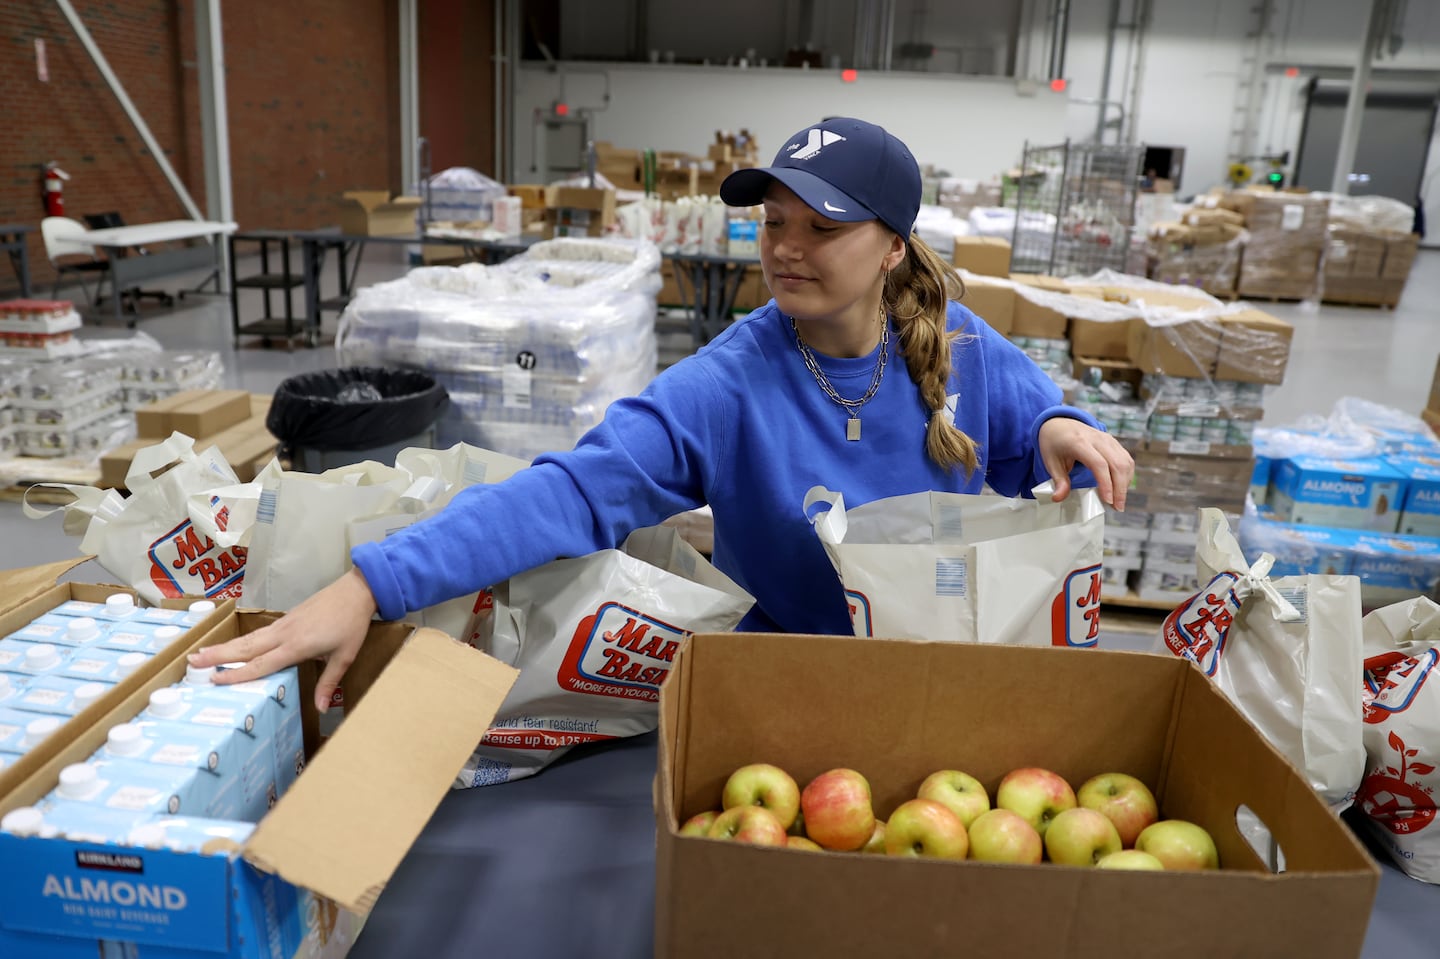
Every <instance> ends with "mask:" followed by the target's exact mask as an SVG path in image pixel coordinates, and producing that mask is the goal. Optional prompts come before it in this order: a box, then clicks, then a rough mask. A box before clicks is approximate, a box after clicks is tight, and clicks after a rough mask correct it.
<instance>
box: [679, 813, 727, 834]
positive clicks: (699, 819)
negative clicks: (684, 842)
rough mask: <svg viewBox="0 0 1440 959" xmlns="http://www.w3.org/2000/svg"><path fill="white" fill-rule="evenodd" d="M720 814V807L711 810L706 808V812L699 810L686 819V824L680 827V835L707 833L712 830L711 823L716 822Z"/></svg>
mask: <svg viewBox="0 0 1440 959" xmlns="http://www.w3.org/2000/svg"><path fill="white" fill-rule="evenodd" d="M719 815H720V810H718V809H709V810H706V811H705V812H697V813H696V814H695V815H693V816H691V817H690V818H689V819H687V820H685V825H683V826H681V827H680V835H682V836H704V835H706V834H707V833H709V832H710V827H711V825H713V824H714V822H715V819H716V817H718V816H719Z"/></svg>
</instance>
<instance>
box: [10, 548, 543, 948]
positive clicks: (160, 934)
mask: <svg viewBox="0 0 1440 959" xmlns="http://www.w3.org/2000/svg"><path fill="white" fill-rule="evenodd" d="M3 585H4V574H0V589H3ZM216 616H217V617H218V620H217V622H216V624H215V625H214V626H213V627H212V628H210V629H209V630H208V631H206V632H205V633H204V634H203V635H201V636H199V637H198V638H196V639H195V641H194V642H193V643H190V644H181V645H180V646H179V647H178V648H170V649H167V650H166V651H165V652H164V653H162V654H159V655H157V656H156V657H155V658H154V659H153V660H151V662H150V663H149V664H147V665H149V666H151V667H152V668H151V669H150V670H148V671H147V672H146V674H145V678H144V679H143V681H139V682H132V683H130V685H128V686H125V687H123V690H124V692H125V693H126V694H125V695H122V696H120V697H118V698H112V699H110V700H107V701H106V703H105V704H104V706H105V708H103V709H102V708H101V707H100V706H99V705H97V706H96V707H92V709H91V710H89V711H87V712H86V713H85V714H82V716H81V717H79V718H80V719H83V720H84V721H85V722H84V724H83V728H81V729H78V730H75V731H73V732H72V733H71V734H70V735H68V736H65V737H62V738H61V740H60V741H59V742H57V743H55V744H53V746H52V748H50V749H49V750H46V751H45V752H44V753H43V754H42V755H39V756H30V755H27V756H26V757H25V759H26V763H27V765H26V768H25V769H24V770H23V775H22V776H21V778H19V779H18V781H17V779H16V777H15V776H14V775H7V774H6V773H0V785H3V786H4V787H5V788H0V821H3V820H4V818H5V817H6V816H7V815H8V814H11V813H14V812H15V811H17V810H21V809H22V807H31V808H32V809H39V810H40V812H39V815H40V818H41V819H44V818H45V816H46V815H52V816H54V817H57V822H62V825H63V821H64V817H66V816H70V817H71V818H70V820H69V821H70V822H71V823H72V824H73V823H76V822H77V820H76V819H75V817H74V810H73V808H69V807H68V805H67V806H65V807H62V806H61V804H60V803H59V802H58V801H57V800H55V799H54V798H52V799H51V806H50V807H48V808H49V810H50V811H49V813H47V812H46V811H45V810H46V808H47V807H46V806H45V803H46V800H47V797H54V796H56V795H58V787H59V785H60V782H61V771H62V770H64V769H65V768H66V767H68V766H72V765H74V764H80V763H85V762H87V760H89V759H90V757H92V756H93V755H94V754H95V753H96V751H97V750H100V749H101V748H102V747H104V746H105V745H106V743H107V741H108V739H109V730H110V729H111V728H112V727H114V726H117V725H121V724H124V723H127V722H129V721H130V720H131V719H133V718H134V717H135V716H137V715H138V714H139V713H140V712H142V711H143V710H144V709H145V708H146V706H147V704H148V703H149V701H150V694H151V693H152V692H156V691H158V690H163V689H165V688H167V687H171V686H173V685H174V684H176V683H180V682H183V680H184V677H185V675H186V670H187V661H186V658H185V657H186V655H187V654H188V653H189V652H192V651H194V649H196V648H199V647H200V646H202V645H210V644H214V643H221V642H226V641H228V640H230V639H233V638H235V637H237V636H239V635H242V634H244V633H247V632H250V631H252V630H254V629H258V628H260V627H261V626H263V625H266V624H268V623H270V622H273V621H274V620H275V619H276V618H278V616H279V614H278V613H271V612H244V613H236V612H234V611H233V608H232V607H228V606H225V607H222V608H221V609H220V610H217V611H216ZM318 670H319V667H318V666H317V665H316V664H313V663H307V664H303V665H302V666H301V667H300V677H299V678H300V683H299V685H300V689H299V690H298V691H294V695H293V696H292V695H291V693H290V691H288V690H287V693H286V696H285V698H286V699H287V700H292V699H293V701H294V703H295V704H296V706H297V707H299V709H300V712H301V714H302V715H301V721H302V725H303V727H304V739H305V744H306V747H307V750H308V755H307V760H308V762H307V764H306V766H305V769H304V771H303V772H302V773H301V774H300V775H299V777H298V778H297V779H295V781H294V783H293V784H292V785H291V786H290V788H289V790H288V791H286V792H285V793H284V794H283V795H281V796H280V797H279V800H278V802H276V804H275V805H274V807H273V808H271V809H270V810H269V812H268V813H267V814H265V815H264V817H263V818H261V819H260V821H259V822H258V823H256V824H255V826H254V829H253V831H251V830H249V829H248V828H246V827H245V824H243V823H224V822H220V823H204V822H199V823H197V822H190V823H187V824H177V823H176V822H174V821H173V817H168V816H166V815H165V814H164V813H157V814H155V816H154V817H153V818H151V819H147V820H146V821H144V822H142V823H140V824H139V825H137V826H133V827H131V828H129V829H123V828H115V829H108V830H107V829H105V828H101V827H103V826H104V823H99V825H98V827H97V825H96V822H97V821H96V820H94V819H93V818H86V817H81V819H80V820H79V821H78V825H74V826H72V827H71V831H68V832H67V831H66V829H65V828H52V829H49V830H36V829H16V830H12V831H4V830H3V829H0V862H3V863H4V868H3V869H0V956H4V957H6V959H9V957H10V956H25V957H29V956H45V957H50V956H56V957H60V959H69V957H71V956H74V957H82V956H83V957H86V959H94V957H95V956H96V955H97V954H102V955H106V956H109V955H112V954H113V955H123V956H127V957H133V959H151V957H155V959H160V957H174V956H181V955H184V956H200V955H204V956H211V957H214V959H293V957H304V959H335V957H339V956H343V955H344V954H345V953H346V952H347V951H349V949H350V947H351V946H352V945H353V944H354V942H355V940H356V938H357V936H358V935H359V931H360V928H361V925H362V924H363V916H364V915H365V914H366V913H368V911H369V910H370V908H371V907H372V906H373V905H374V904H375V901H376V899H377V897H378V896H379V895H380V893H381V891H382V890H383V889H384V887H385V884H386V882H387V881H388V879H389V877H390V876H391V874H392V873H393V872H394V871H395V869H396V867H397V866H398V865H399V863H400V861H401V859H402V858H403V857H404V856H405V854H406V852H407V851H408V849H409V847H410V845H411V843H412V842H414V840H415V837H416V836H417V835H418V834H419V833H420V830H421V829H422V828H423V827H424V825H425V823H426V822H427V821H428V820H429V818H430V816H431V815H432V814H433V812H434V810H435V807H436V806H438V805H439V803H440V800H441V799H442V798H443V797H444V796H445V795H446V793H447V792H448V791H449V789H450V785H451V783H452V782H453V780H454V778H455V771H456V770H457V769H459V768H460V766H461V764H462V763H463V762H464V761H465V759H466V758H467V757H468V756H469V755H470V753H471V751H472V750H473V749H474V747H475V743H476V742H478V741H479V740H480V738H481V736H483V735H484V734H485V731H486V729H487V728H488V727H489V725H490V722H491V720H492V719H493V717H494V715H495V712H496V710H497V709H498V707H499V705H500V704H501V702H503V701H504V699H505V696H506V695H507V693H508V692H509V690H510V687H511V685H512V684H513V683H514V680H515V676H516V671H515V670H514V669H512V668H510V667H508V666H505V665H503V664H501V663H499V662H498V661H496V660H494V659H492V658H491V657H489V656H486V655H485V654H484V653H481V652H480V651H478V650H476V649H474V648H472V647H470V646H467V645H464V644H462V643H460V642H457V641H456V640H454V639H451V638H450V637H449V636H446V635H445V634H443V633H441V632H439V631H437V630H433V629H419V630H414V629H413V628H412V627H410V626H408V625H405V624H377V625H375V626H373V627H372V628H371V629H370V631H369V633H368V634H367V636H366V640H365V643H364V644H363V646H362V647H361V650H360V653H359V656H358V657H357V658H356V660H355V662H354V663H353V664H352V665H351V667H350V669H349V671H348V672H347V673H346V675H345V693H346V714H345V719H344V721H343V722H342V723H341V724H340V726H339V727H338V728H337V729H336V731H335V733H334V735H332V736H331V737H330V738H329V739H328V740H327V741H326V743H325V747H324V749H323V750H322V751H319V752H318V753H317V752H315V749H316V744H317V743H318V716H317V714H316V713H315V711H314V709H313V705H312V704H313V698H314V688H315V681H316V679H317V678H318ZM277 694H278V691H277V690H272V689H270V688H268V687H256V688H255V689H253V690H252V691H251V692H250V693H249V694H248V695H250V696H251V697H252V700H253V701H259V700H261V699H265V700H267V701H268V700H269V699H272V698H274V697H275V696H276V695H277ZM71 775H72V776H73V774H71ZM182 815H183V814H182ZM20 818H22V819H24V818H25V816H23V815H22V817H20ZM30 818H34V816H33V814H32V815H31V817H30ZM22 825H23V823H22ZM124 825H125V824H123V823H122V824H120V826H122V827H123V826H124ZM187 836H188V837H189V838H188V839H187V838H186V837H187ZM212 840H213V841H212Z"/></svg>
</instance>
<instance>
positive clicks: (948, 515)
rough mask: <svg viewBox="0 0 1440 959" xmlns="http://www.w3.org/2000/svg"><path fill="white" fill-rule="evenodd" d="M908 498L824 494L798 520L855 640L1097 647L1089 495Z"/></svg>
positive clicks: (818, 492)
mask: <svg viewBox="0 0 1440 959" xmlns="http://www.w3.org/2000/svg"><path fill="white" fill-rule="evenodd" d="M1051 492H1052V487H1051V486H1050V484H1048V483H1046V484H1043V485H1041V486H1039V487H1037V488H1036V490H1035V499H1018V498H1017V499H1010V498H1006V497H1000V496H981V495H972V494H965V493H939V492H926V493H914V494H910V495H908V496H894V497H890V498H887V499H880V500H875V501H873V502H870V503H866V504H864V505H863V506H858V507H854V508H851V509H847V508H846V506H845V499H844V497H843V496H842V495H841V494H840V493H836V492H832V491H831V490H828V489H826V488H824V487H822V486H816V487H813V488H812V489H811V490H810V491H809V492H808V493H807V494H806V496H805V513H806V515H807V516H808V517H809V518H810V521H811V524H812V525H813V526H814V528H815V533H816V535H817V536H818V537H819V538H820V542H821V543H822V544H824V546H825V552H826V553H827V554H829V556H830V561H831V562H832V563H833V564H834V565H835V571H836V573H838V574H839V576H840V582H841V584H842V585H843V586H844V589H845V597H846V599H847V601H848V603H849V606H850V618H851V622H852V624H853V626H854V630H855V635H856V636H884V637H887V638H896V639H926V640H940V641H945V642H961V643H994V644H1007V645H1018V646H1052V645H1053V646H1080V647H1089V646H1094V645H1095V643H1096V641H1097V640H1098V638H1099V635H1100V560H1101V556H1102V546H1103V542H1102V541H1103V538H1104V534H1105V510H1104V506H1103V505H1102V504H1101V502H1100V496H1099V494H1098V493H1096V492H1095V490H1093V489H1079V490H1075V491H1073V493H1072V494H1071V495H1070V496H1068V497H1066V498H1065V499H1064V500H1063V501H1061V502H1058V503H1057V502H1054V501H1053V500H1052V499H1051Z"/></svg>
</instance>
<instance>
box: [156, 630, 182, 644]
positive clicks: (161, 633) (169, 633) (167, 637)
mask: <svg viewBox="0 0 1440 959" xmlns="http://www.w3.org/2000/svg"><path fill="white" fill-rule="evenodd" d="M183 632H185V630H183V629H181V628H180V627H179V626H161V627H160V628H159V629H157V630H155V638H156V639H157V640H160V641H161V642H162V643H164V645H166V646H168V645H170V641H171V640H173V639H174V638H175V637H176V636H179V635H180V634H181V633H183Z"/></svg>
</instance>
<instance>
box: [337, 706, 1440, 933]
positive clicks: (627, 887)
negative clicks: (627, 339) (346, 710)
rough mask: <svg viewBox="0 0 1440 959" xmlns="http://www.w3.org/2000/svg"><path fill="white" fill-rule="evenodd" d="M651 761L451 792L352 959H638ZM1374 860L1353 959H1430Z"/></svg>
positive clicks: (647, 865) (1398, 877)
mask: <svg viewBox="0 0 1440 959" xmlns="http://www.w3.org/2000/svg"><path fill="white" fill-rule="evenodd" d="M655 758H656V735H655V734H654V733H650V734H647V735H644V736H639V737H636V738H634V739H629V740H622V741H620V742H617V743H607V744H604V745H600V746H592V747H589V748H587V749H584V750H577V751H575V752H572V753H570V754H568V755H566V756H564V757H562V758H561V759H560V760H559V761H558V762H557V763H556V764H554V765H552V766H551V767H550V768H548V769H546V770H545V771H543V772H542V773H541V774H540V775H538V776H535V777H533V778H531V779H526V780H521V781H519V782H514V783H509V784H506V785H504V786H490V787H486V788H481V789H470V790H464V791H459V792H452V793H450V794H449V795H448V796H447V797H446V798H445V800H444V801H443V802H442V803H441V804H440V808H439V810H438V811H437V812H436V814H435V817H434V818H433V819H432V820H431V821H430V824H429V825H428V826H427V827H426V828H425V830H424V832H422V833H421V835H420V838H419V840H418V841H417V842H416V843H415V846H414V848H412V849H411V851H410V854H409V855H408V856H407V857H406V858H405V860H404V861H403V862H402V863H401V865H400V868H399V870H398V871H397V872H396V874H395V876H394V878H393V879H392V880H391V881H390V884H389V885H388V886H387V888H386V890H385V893H384V894H383V895H382V896H381V897H380V901H379V903H378V904H377V905H376V907H375V910H374V912H373V913H372V914H371V916H370V920H369V922H368V923H367V924H366V927H365V930H364V932H363V933H362V934H361V936H360V939H359V941H358V942H357V943H356V946H355V948H354V950H353V951H352V953H351V959H381V957H391V956H400V955H406V956H412V955H413V956H426V957H427V959H450V957H454V959H460V957H467V959H468V957H473V956H506V957H512V956H513V957H522V956H523V957H551V956H554V957H557V959H560V957H563V959H587V957H595V959H622V957H623V959H629V957H644V956H649V955H651V954H652V951H653V944H654V930H653V928H652V926H653V922H654V902H655V858H654V857H655V817H654V814H653V812H652V811H651V781H652V779H653V777H654V775H655ZM1377 860H1378V861H1379V862H1380V868H1381V879H1380V892H1379V895H1378V896H1377V897H1376V906H1375V910H1374V912H1373V913H1372V916H1371V921H1370V928H1369V931H1368V933H1367V935H1366V939H1365V949H1364V952H1363V953H1362V956H1363V959H1422V957H1423V959H1433V957H1434V956H1436V955H1437V954H1440V886H1430V885H1426V884H1424V883H1421V882H1417V881H1415V880H1413V879H1410V878H1409V877H1407V876H1406V875H1405V874H1404V873H1402V872H1400V871H1399V870H1398V869H1396V868H1395V867H1394V866H1392V865H1390V863H1389V861H1388V860H1386V859H1384V858H1382V857H1381V856H1379V855H1378V854H1377ZM1220 921H1223V919H1221V920H1220ZM1217 959H1219V957H1217Z"/></svg>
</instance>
